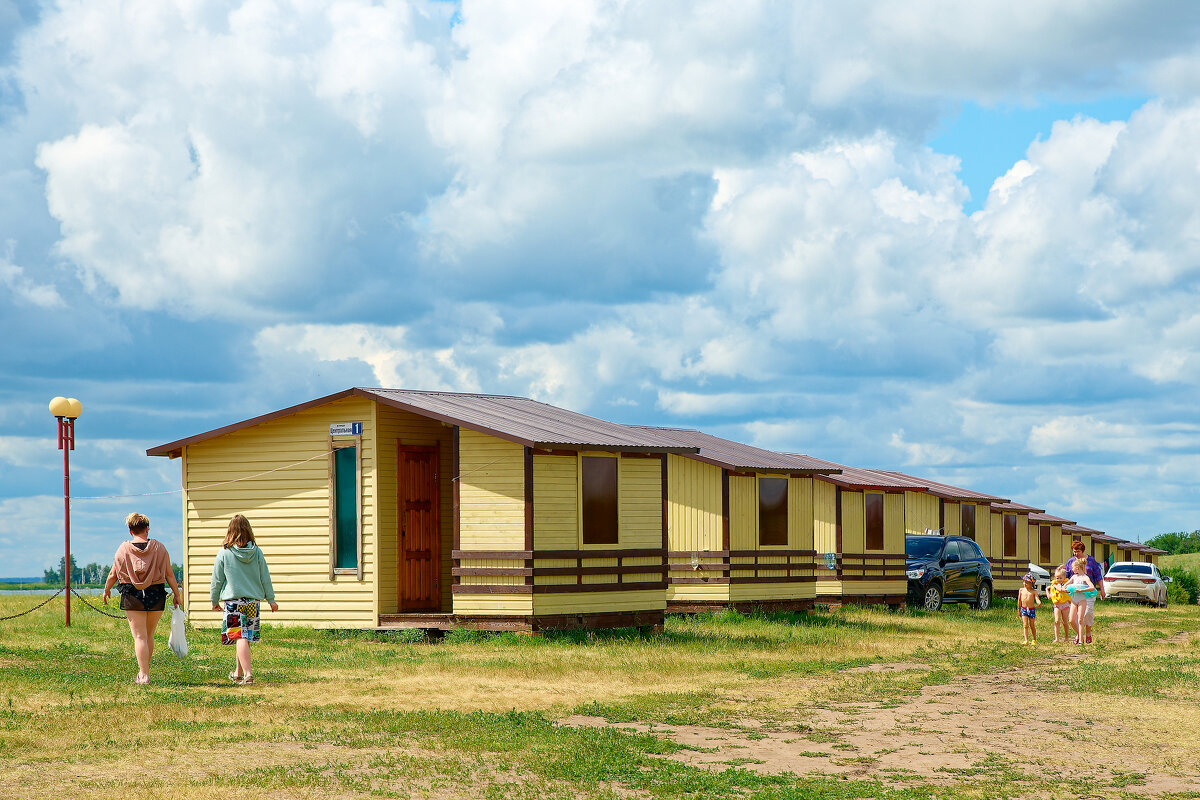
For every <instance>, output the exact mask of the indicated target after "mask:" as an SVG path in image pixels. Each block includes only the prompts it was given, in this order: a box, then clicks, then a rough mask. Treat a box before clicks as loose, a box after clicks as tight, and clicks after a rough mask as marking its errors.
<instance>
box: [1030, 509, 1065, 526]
mask: <svg viewBox="0 0 1200 800" xmlns="http://www.w3.org/2000/svg"><path fill="white" fill-rule="evenodd" d="M1029 521H1030V522H1049V523H1051V524H1053V525H1074V524H1075V520H1073V519H1063V518H1062V517H1056V516H1054V515H1053V514H1047V513H1046V512H1045V511H1038V512H1035V513H1032V514H1030V515H1029Z"/></svg>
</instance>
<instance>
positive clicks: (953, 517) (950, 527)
mask: <svg viewBox="0 0 1200 800" xmlns="http://www.w3.org/2000/svg"><path fill="white" fill-rule="evenodd" d="M942 502H943V503H944V511H943V514H944V516H945V525H944V526H943V527H944V528H945V530H944V531H942V533H943V534H944V535H946V536H961V535H962V506H961V505H960V504H959V503H957V502H955V501H954V500H944V501H942ZM976 513H978V512H976Z"/></svg>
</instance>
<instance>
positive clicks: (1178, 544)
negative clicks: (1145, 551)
mask: <svg viewBox="0 0 1200 800" xmlns="http://www.w3.org/2000/svg"><path fill="white" fill-rule="evenodd" d="M1145 544H1148V545H1150V546H1151V547H1157V548H1158V549H1159V550H1166V551H1167V553H1169V554H1170V555H1173V556H1177V555H1180V554H1181V553H1200V531H1192V532H1191V533H1184V532H1183V531H1180V532H1179V533H1160V534H1159V535H1158V536H1155V537H1154V538H1153V539H1149V540H1147V541H1146V542H1145Z"/></svg>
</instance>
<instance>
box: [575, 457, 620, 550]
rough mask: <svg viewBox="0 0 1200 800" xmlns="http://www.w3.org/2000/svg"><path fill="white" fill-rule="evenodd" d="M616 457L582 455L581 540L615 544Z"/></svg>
mask: <svg viewBox="0 0 1200 800" xmlns="http://www.w3.org/2000/svg"><path fill="white" fill-rule="evenodd" d="M617 540H618V526H617V459H615V458H601V457H597V456H584V457H583V543H584V544H616V543H617Z"/></svg>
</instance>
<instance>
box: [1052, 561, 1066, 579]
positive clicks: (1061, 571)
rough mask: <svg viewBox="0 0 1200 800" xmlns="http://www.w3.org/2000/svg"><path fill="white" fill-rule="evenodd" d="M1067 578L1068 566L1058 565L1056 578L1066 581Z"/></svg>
mask: <svg viewBox="0 0 1200 800" xmlns="http://www.w3.org/2000/svg"><path fill="white" fill-rule="evenodd" d="M1066 579H1067V568H1066V567H1064V566H1063V565H1062V564H1059V565H1058V569H1056V570H1054V580H1056V581H1065V580H1066Z"/></svg>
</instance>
